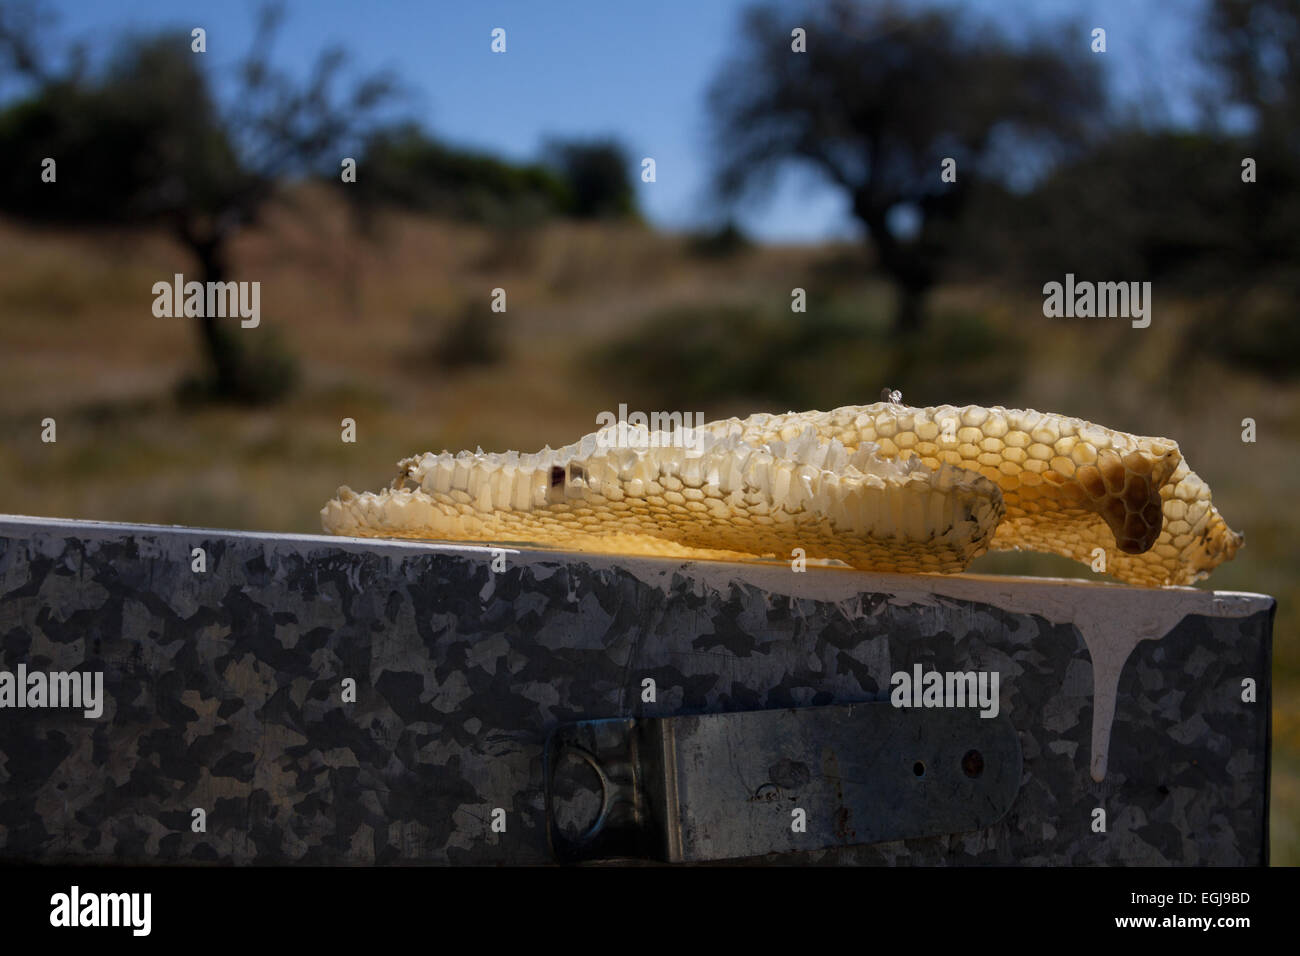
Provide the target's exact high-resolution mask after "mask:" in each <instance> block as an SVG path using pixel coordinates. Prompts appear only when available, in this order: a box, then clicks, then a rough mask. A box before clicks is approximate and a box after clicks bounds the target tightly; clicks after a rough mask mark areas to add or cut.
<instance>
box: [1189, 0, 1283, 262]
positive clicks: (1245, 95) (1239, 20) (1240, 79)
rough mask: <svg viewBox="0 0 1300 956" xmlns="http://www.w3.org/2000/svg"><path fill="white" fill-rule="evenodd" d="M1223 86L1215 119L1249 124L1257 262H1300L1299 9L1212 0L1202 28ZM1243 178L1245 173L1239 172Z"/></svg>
mask: <svg viewBox="0 0 1300 956" xmlns="http://www.w3.org/2000/svg"><path fill="white" fill-rule="evenodd" d="M1203 37H1204V43H1203V45H1202V49H1203V50H1204V51H1205V56H1206V60H1207V61H1208V63H1209V65H1210V67H1211V68H1212V70H1213V71H1214V74H1215V78H1216V80H1217V81H1218V83H1217V85H1216V88H1215V90H1216V92H1217V96H1215V97H1214V98H1213V100H1212V104H1211V105H1212V106H1213V107H1214V108H1215V113H1214V115H1215V116H1216V118H1217V117H1219V116H1221V115H1222V111H1223V110H1225V109H1226V110H1235V111H1238V113H1239V115H1240V113H1241V112H1243V111H1244V118H1245V119H1246V120H1247V122H1248V124H1249V132H1248V133H1247V134H1246V135H1245V136H1243V137H1239V142H1240V146H1241V148H1240V149H1239V150H1238V156H1237V162H1238V163H1240V161H1241V158H1242V157H1243V156H1250V157H1252V158H1253V159H1254V160H1255V162H1256V168H1257V177H1258V180H1257V186H1249V187H1247V190H1246V191H1245V192H1244V194H1243V195H1242V198H1241V201H1240V205H1242V206H1243V207H1244V208H1245V209H1246V218H1247V219H1248V220H1249V235H1248V238H1249V240H1250V245H1251V258H1252V262H1253V264H1255V265H1258V266H1268V265H1278V264H1287V265H1289V266H1291V267H1293V268H1294V267H1295V266H1296V265H1298V264H1300V3H1298V2H1296V0H1211V3H1210V4H1209V7H1208V11H1207V16H1206V19H1205V23H1204V30H1203ZM1237 173H1238V175H1239V173H1240V169H1239V168H1238V169H1237Z"/></svg>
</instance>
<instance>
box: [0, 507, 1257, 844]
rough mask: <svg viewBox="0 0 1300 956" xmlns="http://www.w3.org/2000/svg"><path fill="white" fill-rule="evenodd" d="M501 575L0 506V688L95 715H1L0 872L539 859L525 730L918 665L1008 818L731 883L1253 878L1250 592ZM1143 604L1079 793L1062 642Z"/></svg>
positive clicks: (1083, 682)
mask: <svg viewBox="0 0 1300 956" xmlns="http://www.w3.org/2000/svg"><path fill="white" fill-rule="evenodd" d="M195 548H202V549H203V550H204V552H205V553H206V568H205V570H203V571H202V572H198V571H195V570H194V563H193V562H194V556H193V554H194V549H195ZM501 557H503V558H504V570H496V569H494V565H496V566H497V567H498V568H500V567H501V566H502V562H501V561H498V560H494V555H493V554H492V553H491V551H490V550H489V549H487V548H472V547H455V546H447V545H433V544H423V543H410V542H398V541H375V540H367V541H362V540H354V539H340V538H328V537H323V536H309V535H268V534H252V533H245V532H231V531H213V530H206V529H199V528H168V527H155V526H141V525H114V524H101V523H96V522H75V521H58V520H52V519H43V518H14V517H0V670H10V671H14V670H16V669H17V667H18V666H19V665H25V666H26V667H27V668H29V669H47V670H78V671H87V670H94V671H102V673H103V675H104V696H105V701H104V710H103V714H102V716H100V717H99V718H97V719H87V718H85V717H84V716H83V715H82V713H81V712H80V711H76V710H71V709H62V710H43V711H42V710H4V711H0V858H3V859H4V860H40V861H44V862H51V863H54V862H124V863H125V862H132V863H137V862H138V863H178V864H193V863H205V862H218V863H235V864H250V863H259V864H261V863H276V864H285V863H295V862H301V863H313V864H351V865H370V864H393V863H433V864H448V863H451V864H482V865H494V864H502V863H521V864H541V863H548V862H552V861H553V860H554V855H553V853H552V852H551V849H550V845H549V841H548V836H547V834H548V825H547V811H546V801H545V789H546V787H545V779H544V776H543V751H544V747H545V743H546V738H547V735H548V734H549V733H550V732H551V731H552V730H553V729H554V728H556V727H558V726H560V725H563V724H572V723H575V722H579V721H585V720H595V719H600V718H621V719H642V718H661V717H674V716H682V715H691V714H706V713H714V714H717V713H742V712H749V711H758V710H776V709H782V708H789V707H821V706H826V705H836V704H849V703H858V702H867V701H879V700H883V699H886V698H887V697H888V696H889V691H890V678H891V674H893V673H895V672H896V671H910V670H911V669H912V668H913V667H914V666H916V665H922V666H923V667H924V668H925V669H926V670H937V671H944V672H953V671H971V670H977V671H997V672H998V673H1000V674H1001V685H1000V713H1001V714H1004V715H1006V717H1007V718H1008V719H1010V720H1011V722H1012V723H1013V724H1014V726H1015V729H1016V733H1017V735H1018V737H1019V740H1020V746H1021V750H1022V753H1023V759H1024V766H1023V771H1022V779H1021V786H1020V789H1019V791H1018V793H1017V794H1016V798H1015V801H1014V803H1013V805H1012V808H1011V810H1010V812H1008V813H1007V814H1006V815H1005V816H1003V817H1002V818H1001V819H1000V820H998V821H997V822H996V823H994V824H992V825H991V826H985V827H983V828H981V829H978V830H975V831H970V832H966V833H945V834H941V835H937V836H926V837H916V838H908V839H897V840H889V841H887V842H882V843H871V844H861V845H855V846H837V847H835V848H833V849H828V850H811V851H807V852H797V853H782V854H777V855H773V856H771V857H761V858H757V859H758V861H760V862H761V861H762V860H765V859H770V860H771V861H773V862H777V863H781V864H791V863H798V864H884V865H915V864H927V865H988V864H993V865H1009V864H1021V865H1034V864H1056V865H1062V864H1075V865H1095V864H1128V865H1138V864H1141V865H1151V864H1207V863H1209V864H1235V865H1251V864H1258V863H1260V862H1263V861H1264V860H1265V859H1266V857H1265V852H1266V851H1265V848H1266V846H1267V832H1266V821H1267V819H1268V807H1267V795H1268V729H1269V724H1268V714H1269V683H1268V682H1269V673H1270V664H1271V658H1270V640H1271V621H1272V608H1273V602H1272V600H1271V599H1270V598H1266V597H1262V596H1258V595H1254V596H1252V595H1233V594H1224V593H1221V592H1210V591H1196V590H1190V589H1171V590H1166V591H1159V590H1136V589H1132V588H1123V587H1115V586H1102V585H1097V584H1089V583H1087V582H1063V581H1050V580H1031V579H1022V578H1007V577H980V576H975V575H962V576H957V577H953V578H949V577H934V576H925V575H897V574H864V573H859V572H853V571H846V570H837V569H832V568H826V569H815V568H809V570H808V572H807V573H793V572H792V571H791V568H790V566H789V565H788V564H768V565H758V564H730V563H722V562H714V563H710V562H688V561H680V560H666V559H649V558H645V559H636V558H627V557H604V556H600V555H575V554H556V553H542V552H516V551H508V552H505V553H504V555H502V556H501ZM1126 607H1129V608H1131V610H1132V614H1131V615H1129V616H1126V615H1121V614H1118V611H1119V610H1123V609H1125V608H1126ZM1098 608H1103V609H1109V610H1112V611H1116V612H1117V613H1116V614H1115V615H1113V617H1112V618H1098V617H1097V616H1096V614H1095V612H1096V611H1097V609H1098ZM1148 611H1149V612H1150V613H1151V614H1152V615H1155V616H1157V617H1158V618H1159V621H1160V622H1161V624H1160V627H1156V628H1154V629H1153V630H1151V631H1150V635H1151V637H1152V638H1153V639H1151V640H1143V641H1141V642H1139V643H1137V644H1136V646H1135V647H1134V649H1133V650H1132V653H1131V655H1130V656H1129V657H1128V658H1127V659H1126V660H1125V661H1124V662H1123V664H1122V667H1120V668H1119V670H1118V682H1117V685H1116V694H1115V697H1114V726H1113V728H1112V730H1111V732H1110V734H1109V739H1110V749H1109V769H1108V771H1107V774H1106V777H1105V780H1104V781H1103V782H1100V783H1098V782H1097V781H1095V780H1094V779H1092V777H1091V775H1090V765H1091V749H1092V744H1091V740H1092V729H1093V725H1094V722H1095V721H1094V716H1095V711H1096V710H1097V708H1096V706H1095V704H1094V686H1093V660H1092V656H1091V653H1090V650H1089V645H1088V643H1087V641H1085V634H1087V635H1091V637H1090V639H1091V640H1093V641H1094V643H1095V644H1098V646H1100V643H1099V642H1103V639H1104V638H1105V637H1106V636H1107V635H1110V634H1117V635H1120V636H1123V635H1124V634H1128V633H1131V632H1132V630H1133V628H1134V626H1135V621H1134V620H1133V619H1130V618H1131V617H1134V616H1136V617H1141V616H1142V615H1145V614H1147V612H1148ZM1089 615H1092V616H1089ZM1166 624H1167V629H1166V630H1161V628H1164V627H1165V625H1166ZM1161 635H1163V636H1161ZM1157 637H1158V638H1159V639H1158V640H1157V639H1154V638H1157ZM347 678H350V679H353V680H355V681H356V699H355V701H354V702H345V701H343V700H342V698H341V695H340V685H341V682H342V681H343V680H344V679H347ZM1244 679H1250V680H1252V681H1254V682H1255V683H1256V684H1257V693H1256V696H1255V699H1254V700H1253V701H1252V702H1249V703H1247V702H1244V701H1243V699H1242V681H1243V680H1244ZM648 680H652V681H653V682H654V684H655V689H656V692H655V694H654V695H653V697H652V698H651V695H649V693H648V692H647V691H646V690H645V687H646V681H648ZM986 722H987V721H986ZM1097 808H1103V809H1104V810H1105V811H1106V814H1107V829H1106V832H1104V833H1099V832H1097V831H1095V830H1094V828H1093V825H1092V823H1093V815H1094V811H1095V810H1096V809H1097ZM195 809H203V810H205V811H206V828H205V829H204V830H202V831H199V830H196V829H195V828H194V818H193V811H194V810H195ZM497 810H500V811H502V813H501V814H500V815H496V816H494V814H495V811H497ZM494 818H499V819H500V820H501V821H502V824H503V825H504V827H505V829H504V830H501V829H500V827H498V829H493V826H492V824H493V820H494ZM859 832H862V831H861V830H860V831H859Z"/></svg>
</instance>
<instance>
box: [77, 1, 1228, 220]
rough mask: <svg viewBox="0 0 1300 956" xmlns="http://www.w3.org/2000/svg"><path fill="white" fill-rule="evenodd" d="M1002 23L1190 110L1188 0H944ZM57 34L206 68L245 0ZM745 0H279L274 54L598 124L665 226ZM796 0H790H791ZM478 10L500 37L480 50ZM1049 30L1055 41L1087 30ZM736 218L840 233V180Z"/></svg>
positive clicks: (1132, 89) (83, 25) (679, 202)
mask: <svg viewBox="0 0 1300 956" xmlns="http://www.w3.org/2000/svg"><path fill="white" fill-rule="evenodd" d="M954 5H955V6H959V7H961V8H963V9H967V10H970V11H972V12H975V13H978V14H981V15H983V16H985V17H988V18H991V19H993V20H994V21H995V22H997V23H998V24H1000V25H1001V26H1002V27H1003V28H1004V29H1005V30H1007V31H1008V32H1010V33H1012V34H1013V35H1014V34H1015V33H1017V32H1018V31H1020V30H1023V29H1024V28H1026V27H1041V26H1042V25H1044V24H1050V23H1054V22H1059V21H1061V20H1062V18H1065V17H1073V18H1075V20H1076V21H1077V22H1078V23H1079V24H1081V25H1082V26H1084V27H1085V28H1087V29H1090V28H1091V26H1103V27H1105V28H1106V30H1107V39H1108V52H1107V54H1106V57H1107V59H1106V67H1107V69H1108V71H1110V74H1111V78H1112V81H1113V83H1114V86H1115V89H1116V90H1117V92H1118V93H1119V94H1120V95H1121V96H1123V97H1126V98H1130V99H1134V100H1140V99H1143V98H1148V97H1151V96H1156V97H1157V98H1159V99H1160V100H1161V101H1162V102H1164V103H1165V104H1166V106H1167V107H1168V108H1169V109H1170V111H1171V114H1172V115H1173V117H1174V118H1175V119H1176V120H1178V119H1182V120H1187V119H1190V117H1191V115H1192V114H1191V109H1192V100H1191V97H1190V93H1189V90H1190V88H1191V85H1192V84H1193V83H1194V82H1195V80H1196V77H1197V72H1196V60H1195V49H1194V44H1195V38H1194V32H1193V31H1194V27H1195V25H1196V23H1197V21H1198V20H1199V18H1200V16H1201V12H1202V9H1203V0H971V2H968V3H962V4H954ZM52 6H53V8H54V9H55V10H56V11H57V12H58V13H59V14H60V27H59V33H60V34H62V35H63V36H65V37H68V38H77V39H82V40H87V41H90V42H91V44H92V45H94V44H96V43H97V42H99V43H103V42H105V41H111V39H112V38H114V37H115V36H117V35H118V34H120V33H121V32H122V31H125V30H134V31H148V30H154V29H158V28H161V27H164V26H168V25H171V26H175V27H178V28H184V29H185V30H186V31H188V30H189V29H190V28H191V27H193V26H202V27H203V28H204V29H206V30H207V33H208V54H207V55H208V56H209V57H210V66H211V68H212V69H213V70H214V71H217V72H219V71H220V70H221V68H222V67H223V66H225V65H228V64H231V63H233V62H235V61H236V60H237V59H238V57H239V56H240V55H241V54H242V53H243V52H244V51H245V50H246V49H247V46H248V43H249V39H250V37H251V34H252V29H253V24H254V23H255V20H256V12H257V10H258V9H259V4H258V3H257V2H255V0H192V2H190V0H54V2H53V3H52ZM745 6H746V0H653V2H644V3H638V2H633V0H351V2H349V0H288V2H287V4H286V7H287V17H286V21H285V23H284V25H283V26H282V28H281V31H280V35H279V40H278V43H277V47H276V56H277V59H278V60H279V61H280V62H281V64H282V65H283V66H284V67H285V68H286V69H289V70H290V71H291V72H295V73H298V74H302V73H305V72H306V70H307V68H308V66H309V65H310V63H311V62H312V60H313V58H314V56H315V54H316V53H317V52H318V51H319V50H320V49H322V48H323V47H326V46H330V45H339V46H342V47H344V48H345V49H346V50H347V51H348V54H349V57H350V59H351V62H352V63H353V65H354V66H355V67H357V68H359V69H363V70H373V69H380V68H389V69H392V70H393V71H394V72H395V73H396V74H397V75H399V76H400V77H401V79H402V80H403V82H404V83H405V85H406V87H407V88H408V89H409V90H410V91H411V92H412V94H413V95H412V97H411V98H410V99H409V100H408V101H407V103H406V104H405V105H406V112H408V113H410V114H411V115H413V116H414V117H415V118H416V119H417V120H419V121H420V122H421V123H422V124H423V125H425V126H426V127H427V128H429V129H430V130H431V131H432V132H434V133H435V134H437V135H438V136H440V137H442V138H445V139H447V140H450V141H452V142H456V143H460V144H464V145H470V146H475V147H481V148H484V149H487V150H490V151H492V152H495V153H498V154H501V155H505V156H509V157H512V158H516V159H526V158H532V157H534V156H535V155H536V154H537V152H538V149H539V147H540V145H541V143H542V141H543V139H544V138H545V137H546V136H547V135H561V136H570V137H591V136H597V135H605V134H612V135H614V136H615V137H617V138H618V139H620V140H621V141H622V142H624V143H625V144H626V145H627V146H628V147H629V149H630V151H631V152H632V154H633V155H634V156H635V157H641V156H653V157H654V158H655V161H656V164H657V174H658V182H656V183H654V184H653V185H650V184H645V185H641V186H640V187H639V188H640V189H641V196H640V199H641V204H642V208H643V209H644V210H645V211H646V213H647V215H648V216H649V218H650V219H651V220H652V221H653V222H655V223H656V224H657V225H660V226H662V227H665V228H672V229H682V228H690V227H691V226H693V225H695V224H698V223H699V222H700V220H701V216H702V215H703V214H704V212H705V211H706V210H707V209H708V204H707V192H706V185H707V180H708V175H709V171H710V156H709V137H708V127H707V123H706V115H705V111H704V92H705V89H706V87H707V86H708V84H709V82H710V80H711V79H712V78H713V77H714V75H715V74H716V72H717V70H718V68H719V66H720V64H721V63H722V62H723V60H724V59H725V58H726V57H727V56H728V55H730V53H731V51H732V50H733V49H734V47H735V32H736V27H737V23H738V17H739V13H740V11H741V10H742V9H743V8H744V7H745ZM794 6H795V5H794V4H792V7H794ZM494 27H503V28H504V29H506V31H507V37H508V51H507V53H506V54H504V55H499V54H493V53H492V52H491V51H490V49H489V44H490V39H491V38H490V33H491V30H492V29H493V28H494ZM1087 29H1084V30H1082V31H1080V34H1079V35H1078V36H1076V35H1074V34H1071V33H1067V32H1066V31H1064V30H1062V42H1063V43H1066V42H1079V43H1084V44H1086V43H1087ZM741 222H742V225H744V226H745V227H746V228H747V229H748V230H750V231H751V232H753V233H754V234H756V235H757V236H759V237H761V238H764V239H769V240H782V241H807V240H817V239H822V238H826V237H828V236H843V235H855V234H856V226H855V225H854V224H853V223H852V221H851V220H850V218H849V216H848V215H847V212H846V207H845V204H844V202H843V200H842V199H841V197H840V196H839V195H838V194H837V193H835V192H834V191H833V190H831V189H830V188H828V187H826V186H824V185H822V184H820V182H819V181H817V180H815V179H814V178H812V177H811V176H807V175H800V174H792V175H790V176H788V177H787V178H786V180H785V181H784V182H783V183H782V184H781V185H780V187H779V189H778V190H777V193H776V194H775V195H774V196H773V197H772V198H771V200H770V201H769V203H767V204H766V205H764V206H763V207H762V208H756V209H753V210H748V211H746V212H745V213H744V214H743V215H742V216H741Z"/></svg>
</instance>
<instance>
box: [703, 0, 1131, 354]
mask: <svg viewBox="0 0 1300 956" xmlns="http://www.w3.org/2000/svg"><path fill="white" fill-rule="evenodd" d="M796 26H798V27H802V28H803V29H804V30H805V31H806V35H807V52H806V53H799V52H794V51H793V50H792V39H791V30H792V29H793V28H794V27H796ZM1080 36H1081V37H1086V34H1084V33H1082V32H1080ZM742 41H743V42H742V50H741V53H740V55H739V56H738V58H737V59H735V60H733V61H732V62H731V63H729V64H728V65H727V66H726V67H725V68H724V69H723V71H722V72H721V73H720V74H719V75H718V77H717V79H716V80H715V82H714V84H713V86H712V88H711V90H710V93H709V103H710V109H711V112H712V115H713V117H714V122H715V132H716V142H717V149H718V153H719V157H720V161H719V166H718V169H717V173H716V181H715V182H716V186H717V189H718V192H719V195H720V196H721V197H722V199H723V200H724V201H726V202H729V203H734V202H736V201H738V200H740V199H742V198H744V197H745V196H748V195H751V194H754V193H756V192H759V191H761V190H762V189H765V188H769V187H770V186H771V185H772V184H773V183H774V182H775V177H776V173H777V172H778V171H780V170H781V169H783V168H785V167H786V166H788V165H790V164H794V163H802V164H805V165H811V167H812V168H813V169H815V170H816V171H817V172H818V173H820V174H821V175H822V176H823V177H825V178H827V179H829V180H830V181H831V182H832V183H833V184H834V185H836V186H837V187H839V188H840V189H842V190H843V191H844V193H845V194H846V196H847V198H848V199H849V201H850V203H851V208H852V211H853V215H854V216H855V218H857V220H858V221H859V222H860V223H861V224H862V225H863V226H864V227H865V229H866V231H867V233H868V234H869V237H870V240H871V242H872V244H873V245H874V248H875V252H876V256H877V259H878V261H879V263H880V266H881V268H882V269H883V270H884V271H885V273H886V274H887V275H889V276H890V278H891V279H892V281H893V282H894V285H895V287H896V289H897V293H898V308H897V312H896V318H895V333H896V334H903V335H906V334H909V333H912V332H915V331H916V330H918V329H919V328H920V327H921V325H922V319H923V303H924V297H925V295H926V293H927V292H928V291H929V289H930V288H931V287H932V286H933V285H934V284H935V283H936V282H937V280H938V278H939V270H940V267H941V265H942V264H943V263H944V261H945V259H946V258H947V257H948V256H949V254H950V253H951V251H952V248H953V246H954V243H955V241H956V240H957V237H958V235H959V233H958V231H957V230H956V228H955V226H956V224H957V222H958V221H959V219H960V217H961V216H962V214H963V212H964V209H965V207H966V205H967V200H968V197H969V196H970V194H971V192H972V189H973V188H974V187H976V186H977V185H978V184H979V183H980V182H981V181H986V180H989V179H997V178H1003V177H1004V176H1006V174H1007V172H1008V167H1014V166H1016V165H1022V166H1024V165H1029V164H1033V163H1036V162H1037V163H1041V162H1042V161H1043V160H1044V159H1045V158H1046V159H1049V160H1050V159H1052V158H1056V157H1060V156H1065V155H1069V154H1070V153H1071V151H1072V150H1075V149H1078V148H1080V147H1083V146H1085V145H1086V143H1087V142H1088V140H1089V134H1090V133H1091V131H1092V129H1093V127H1094V125H1095V123H1096V121H1097V120H1099V119H1100V117H1101V116H1102V114H1103V112H1104V108H1105V97H1104V95H1103V91H1102V86H1101V83H1100V80H1099V78H1098V74H1097V72H1096V69H1095V65H1094V64H1093V63H1092V62H1089V60H1088V59H1087V57H1088V56H1089V55H1090V54H1089V52H1088V48H1087V44H1086V42H1084V40H1083V39H1076V41H1075V42H1073V43H1069V42H1066V43H1061V42H1059V41H1057V42H1055V43H1053V44H1048V43H1046V42H1041V41H1040V42H1031V43H1027V44H1023V45H1020V46H1012V45H1010V44H1009V43H1008V42H1007V41H1005V40H1003V39H1001V38H1000V37H998V36H997V35H995V34H993V33H992V32H991V31H990V30H989V29H987V28H985V27H980V26H977V25H973V24H971V23H969V22H967V21H966V20H965V19H964V18H962V17H960V16H958V15H957V14H956V13H955V12H954V11H953V10H951V9H944V10H930V11H921V12H915V13H907V12H904V11H903V10H901V9H900V8H898V7H897V6H895V5H894V4H892V3H889V2H867V3H854V2H850V0H831V2H829V3H825V4H814V5H809V6H807V7H804V8H801V9H799V10H798V11H792V10H790V9H789V8H787V7H780V6H776V5H772V4H767V5H760V6H756V7H753V8H751V9H750V10H749V11H748V12H747V14H746V17H745V20H744V28H743V38H742ZM1063 50H1073V51H1074V52H1073V53H1067V52H1062V51H1063ZM947 157H951V158H952V159H955V160H956V174H957V176H956V181H955V182H943V181H941V179H940V172H941V163H942V161H943V160H944V159H945V158H947ZM909 219H910V221H909Z"/></svg>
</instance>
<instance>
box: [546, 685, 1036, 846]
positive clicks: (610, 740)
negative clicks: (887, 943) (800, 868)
mask: <svg viewBox="0 0 1300 956" xmlns="http://www.w3.org/2000/svg"><path fill="white" fill-rule="evenodd" d="M545 768H546V816H547V827H548V830H549V836H550V841H551V847H552V849H553V851H554V852H555V855H556V857H557V858H558V859H559V860H561V861H562V862H580V861H594V860H610V859H629V858H632V859H649V860H664V861H669V862H690V861H704V860H723V859H733V858H738V857H748V856H759V855H762V854H767V853H780V852H797V851H809V850H818V849H823V848H827V847H843V846H852V845H855V844H863V843H878V842H883V841H887V840H901V839H906V838H911V837H925V836H936V835H940V834H945V833H961V832H965V831H970V830H979V829H982V828H984V827H987V826H990V825H992V824H993V823H996V822H997V821H998V820H999V819H1000V818H1001V817H1002V815H1003V814H1005V813H1006V812H1007V810H1008V809H1009V808H1010V806H1011V803H1012V801H1013V800H1014V799H1015V796H1016V792H1017V790H1018V789H1019V787H1020V769H1021V752H1020V739H1019V737H1018V736H1017V734H1016V730H1015V727H1014V726H1013V725H1012V723H1011V721H1010V719H1009V718H1008V717H1007V716H1006V715H1005V714H1002V715H999V716H998V717H994V718H985V717H980V716H979V713H978V712H977V711H974V710H964V709H929V710H914V709H900V708H895V707H893V706H891V705H890V704H889V703H888V702H878V703H877V702H872V703H863V704H851V705H847V706H831V707H806V708H795V709H785V710H760V711H749V712H745V713H727V714H697V715H691V716H682V717H658V718H639V719H613V720H590V721H582V722H581V723H576V724H568V725H565V726H561V727H558V728H556V729H555V730H554V731H552V733H551V735H550V737H549V738H548V740H547V744H546V753H545Z"/></svg>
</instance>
